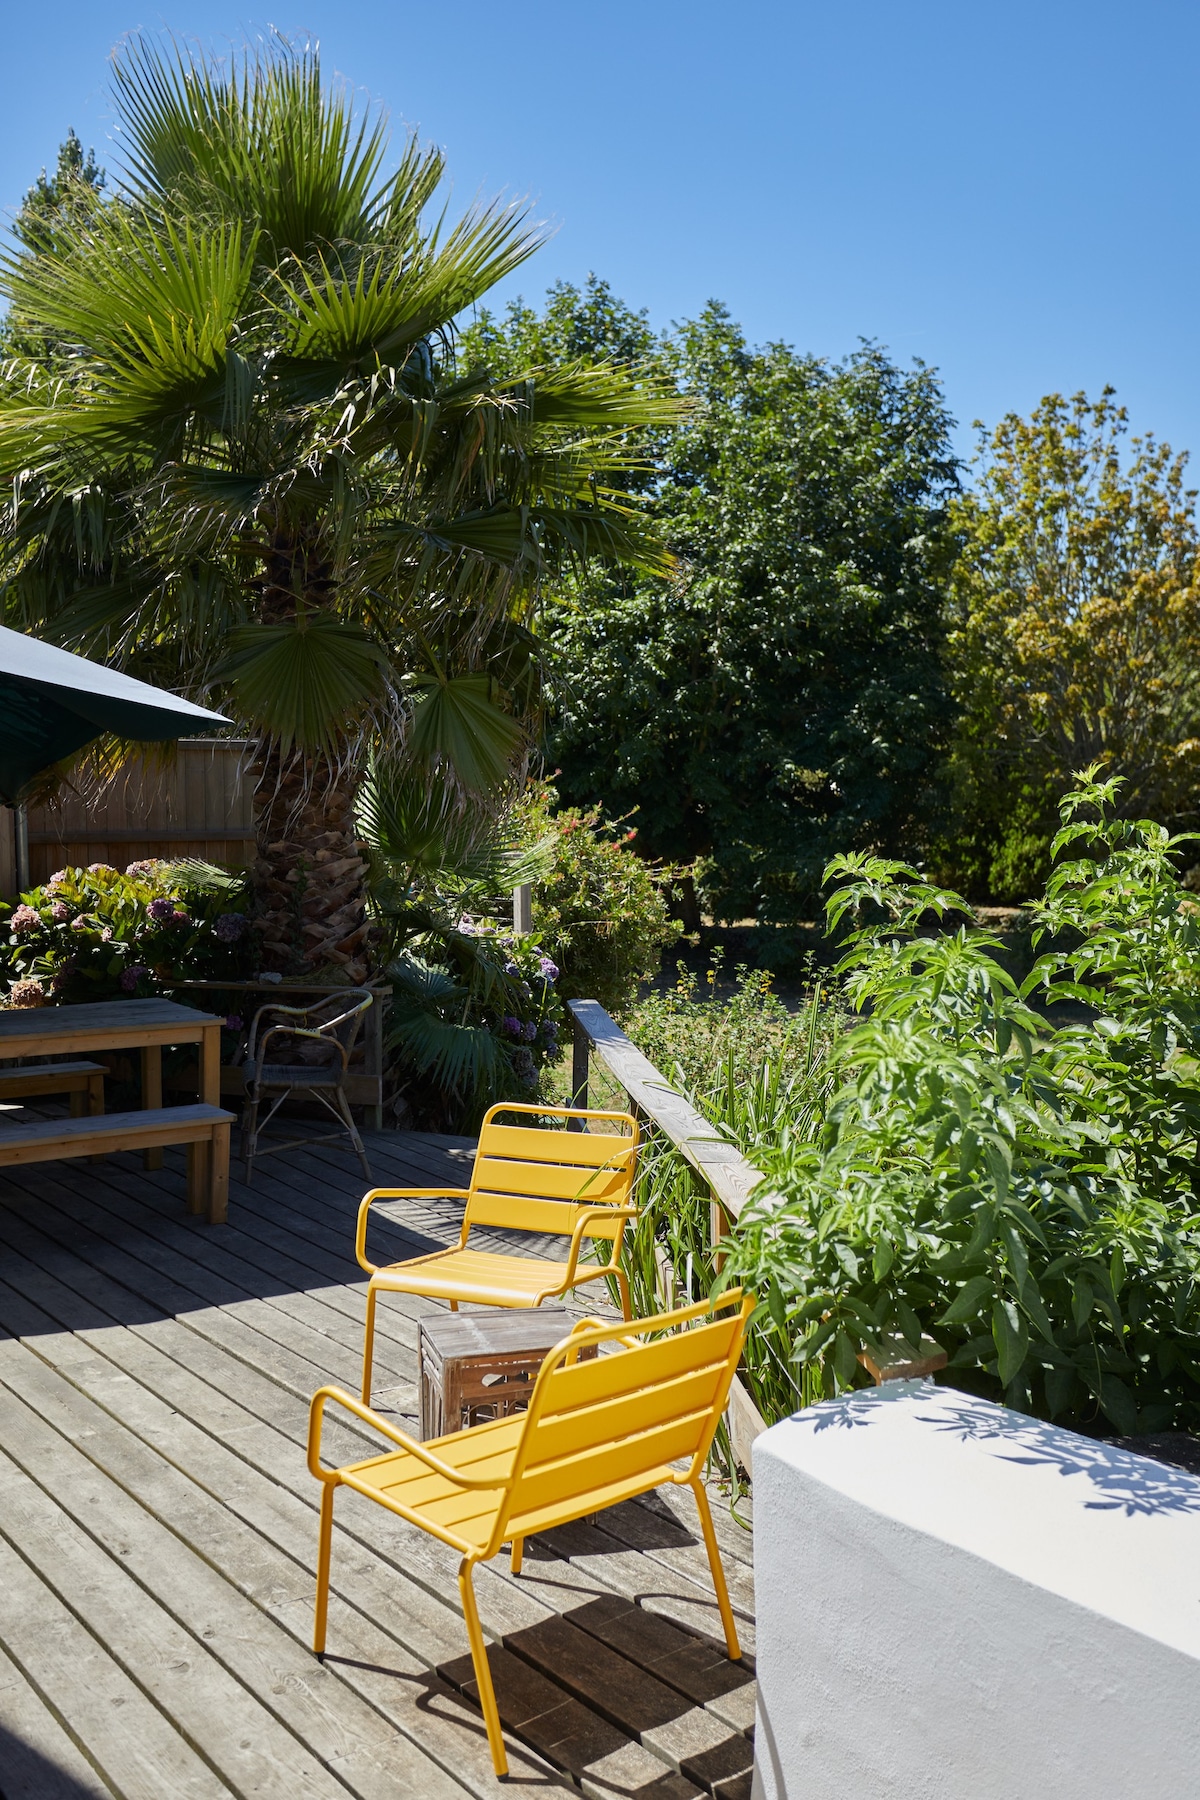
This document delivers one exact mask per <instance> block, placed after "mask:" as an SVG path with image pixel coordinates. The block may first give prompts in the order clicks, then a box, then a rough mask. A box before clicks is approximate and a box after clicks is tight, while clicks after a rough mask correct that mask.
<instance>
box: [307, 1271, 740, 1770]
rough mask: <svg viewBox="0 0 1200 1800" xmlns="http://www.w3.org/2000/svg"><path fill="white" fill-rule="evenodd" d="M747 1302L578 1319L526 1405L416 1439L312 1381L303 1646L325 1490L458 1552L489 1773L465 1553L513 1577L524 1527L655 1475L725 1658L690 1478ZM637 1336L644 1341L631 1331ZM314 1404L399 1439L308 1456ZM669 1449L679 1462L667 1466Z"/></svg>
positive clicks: (327, 1515)
mask: <svg viewBox="0 0 1200 1800" xmlns="http://www.w3.org/2000/svg"><path fill="white" fill-rule="evenodd" d="M753 1308H754V1299H753V1296H752V1295H749V1294H743V1293H742V1291H741V1290H740V1289H732V1290H730V1291H729V1292H728V1293H725V1294H722V1295H721V1296H720V1298H719V1299H717V1300H715V1301H712V1302H710V1301H704V1300H702V1301H700V1302H699V1303H698V1304H697V1305H695V1306H685V1307H681V1308H680V1309H679V1310H678V1311H676V1312H671V1313H664V1314H661V1315H660V1316H659V1317H657V1318H652V1319H639V1320H636V1321H635V1322H633V1323H632V1324H631V1323H628V1322H626V1323H621V1324H615V1325H599V1324H597V1323H596V1321H595V1320H594V1319H585V1320H584V1321H583V1323H582V1324H580V1325H577V1326H576V1327H575V1329H574V1330H573V1331H572V1332H571V1334H570V1336H569V1337H566V1338H564V1339H563V1341H562V1342H561V1343H560V1344H558V1345H557V1346H556V1347H555V1348H554V1349H553V1350H551V1352H550V1354H549V1355H548V1356H547V1357H546V1359H545V1361H544V1362H543V1364H542V1367H541V1372H540V1373H539V1375H538V1378H537V1382H536V1384H535V1386H534V1390H533V1395H532V1397H531V1399H530V1403H529V1410H528V1411H527V1412H525V1413H518V1414H516V1415H514V1416H512V1417H510V1418H507V1419H493V1420H491V1421H489V1423H487V1424H485V1425H473V1426H471V1428H470V1429H469V1430H467V1431H457V1432H451V1433H450V1434H449V1436H447V1437H440V1438H434V1439H432V1440H431V1441H430V1442H429V1443H428V1444H420V1443H417V1441H416V1440H415V1439H414V1438H410V1437H409V1436H407V1434H406V1433H405V1432H403V1431H398V1430H397V1429H396V1428H395V1426H393V1425H389V1424H388V1423H387V1422H386V1421H385V1420H384V1419H381V1418H380V1417H379V1415H378V1414H377V1413H373V1412H372V1411H371V1410H370V1408H369V1407H366V1406H363V1405H362V1404H361V1403H360V1402H359V1401H357V1400H354V1399H352V1398H351V1396H350V1395H349V1394H346V1393H343V1392H342V1391H341V1389H340V1388H333V1387H324V1388H321V1389H320V1390H319V1392H317V1393H316V1394H314V1396H313V1402H312V1411H311V1413H310V1416H309V1428H308V1466H309V1469H310V1470H311V1471H312V1473H313V1474H314V1475H315V1476H316V1478H317V1480H318V1481H320V1482H322V1483H323V1484H324V1490H323V1492H322V1495H321V1532H320V1545H319V1550H318V1558H317V1604H316V1620H315V1624H314V1629H313V1649H314V1650H315V1652H316V1654H317V1655H318V1656H323V1655H324V1653H325V1630H326V1617H327V1612H328V1602H329V1557H330V1545H331V1542H332V1532H333V1499H334V1495H335V1493H336V1492H337V1489H338V1487H339V1486H344V1487H349V1488H353V1489H354V1491H355V1492H356V1493H358V1494H363V1495H365V1496H366V1498H367V1499H369V1500H377V1501H378V1502H379V1504H380V1505H381V1506H385V1507H387V1509H388V1511H389V1512H393V1513H398V1514H399V1516H400V1517H401V1518H402V1519H407V1520H408V1522H409V1523H410V1524H411V1525H417V1526H419V1527H420V1528H421V1530H422V1531H428V1532H429V1533H430V1534H431V1535H432V1536H433V1537H436V1538H440V1539H441V1541H442V1543H444V1544H449V1545H450V1546H451V1548H452V1549H455V1550H458V1551H460V1552H461V1554H462V1562H461V1563H460V1565H459V1571H458V1588H459V1593H460V1595H461V1596H462V1607H463V1615H464V1618H465V1620H466V1626H467V1636H468V1638H469V1639H470V1644H471V1660H472V1662H473V1663H474V1666H475V1678H476V1680H477V1682H478V1683H479V1700H480V1705H481V1706H482V1708H483V1716H484V1720H485V1721H486V1724H487V1734H488V1743H489V1745H490V1746H491V1752H492V1761H493V1763H494V1764H495V1768H496V1773H497V1775H504V1774H506V1773H507V1769H508V1763H507V1760H506V1757H505V1753H504V1738H503V1735H502V1732H501V1729H500V1714H499V1712H498V1711H497V1708H496V1695H495V1690H494V1689H493V1687H492V1677H491V1671H490V1669H489V1668H488V1661H487V1653H486V1650H485V1647H484V1642H483V1633H482V1631H481V1630H480V1627H479V1613H478V1610H477V1608H476V1605H475V1591H474V1588H473V1586H472V1575H473V1572H474V1569H475V1565H476V1563H481V1562H487V1561H488V1560H489V1559H490V1558H491V1557H493V1556H495V1555H496V1553H497V1551H498V1550H499V1549H500V1547H501V1545H502V1544H505V1543H511V1545H512V1568H513V1573H514V1574H520V1570H521V1549H522V1544H523V1541H524V1539H525V1538H526V1537H528V1536H531V1535H532V1534H533V1533H534V1532H540V1531H549V1530H551V1529H553V1527H554V1526H556V1525H565V1524H567V1523H568V1522H569V1521H570V1520H572V1519H579V1518H582V1517H584V1515H585V1514H587V1513H594V1512H598V1511H599V1510H600V1509H601V1508H602V1507H606V1506H615V1505H616V1504H617V1502H618V1501H620V1500H629V1499H632V1498H633V1496H634V1495H636V1494H645V1493H648V1492H649V1491H650V1490H651V1489H652V1488H656V1487H660V1486H662V1485H664V1484H665V1483H668V1482H670V1483H673V1484H674V1485H676V1486H683V1485H687V1486H688V1487H690V1488H691V1490H692V1492H693V1494H694V1495H695V1497H696V1507H697V1510H698V1511H699V1514H700V1525H701V1528H702V1530H703V1532H704V1542H705V1546H706V1548H707V1550H708V1561H709V1567H710V1568H711V1570H712V1578H713V1586H714V1588H715V1589H716V1594H717V1605H718V1606H719V1608H720V1611H721V1623H722V1625H723V1626H724V1630H725V1644H726V1648H727V1649H728V1651H729V1654H730V1656H731V1657H732V1658H734V1659H735V1660H736V1659H737V1658H739V1657H740V1656H741V1648H740V1646H739V1644H738V1637H737V1629H736V1627H735V1625H734V1622H733V1609H732V1608H731V1606H730V1604H729V1593H728V1590H727V1588H726V1586H725V1574H724V1571H723V1569H722V1567H721V1558H720V1554H719V1552H718V1550H717V1540H716V1535H715V1533H714V1531H713V1524H712V1515H711V1513H710V1512H709V1506H708V1496H707V1494H706V1493H705V1491H704V1483H703V1480H702V1479H701V1476H702V1473H703V1469H704V1462H705V1458H706V1457H707V1455H708V1451H709V1446H710V1445H711V1443H712V1439H713V1433H714V1432H715V1431H716V1428H717V1423H718V1420H719V1419H720V1417H721V1414H722V1412H723V1410H724V1408H725V1403H726V1400H727V1399H728V1396H729V1388H730V1383H731V1382H732V1380H733V1376H734V1371H735V1369H736V1368H737V1363H738V1357H739V1356H740V1354H741V1349H742V1338H743V1336H744V1335H745V1330H746V1320H747V1319H748V1318H749V1316H750V1313H751V1312H752V1311H753ZM701 1321H704V1322H703V1323H701ZM644 1338H645V1339H648V1340H649V1341H648V1342H642V1341H640V1340H641V1339H644ZM592 1345H597V1346H599V1347H600V1354H598V1355H596V1356H594V1357H592V1358H590V1359H588V1360H580V1351H581V1350H584V1349H586V1348H588V1347H590V1346H592ZM606 1350H608V1351H609V1354H605V1353H604V1352H605V1351H606ZM329 1400H336V1401H337V1403H338V1404H339V1405H340V1406H344V1407H346V1408H347V1410H348V1411H350V1412H352V1413H353V1414H354V1415H355V1417H356V1418H359V1419H362V1420H364V1421H365V1422H366V1423H367V1424H368V1425H372V1426H374V1427H375V1429H376V1430H377V1431H379V1432H380V1433H381V1434H382V1435H383V1436H384V1437H385V1438H387V1439H389V1440H390V1442H391V1443H393V1444H395V1445H397V1446H398V1448H397V1449H395V1450H389V1451H388V1452H387V1453H386V1454H385V1455H383V1456H374V1457H371V1458H369V1459H368V1460H367V1461H365V1462H359V1463H351V1464H349V1465H348V1466H347V1467H346V1468H343V1469H327V1468H325V1467H323V1466H322V1463H321V1426H322V1423H323V1420H324V1413H325V1405H326V1402H327V1401H329ZM684 1457H686V1458H687V1468H686V1470H682V1471H681V1470H679V1469H676V1468H674V1467H673V1466H672V1465H673V1464H674V1463H677V1462H679V1461H680V1460H681V1459H683V1458H684Z"/></svg>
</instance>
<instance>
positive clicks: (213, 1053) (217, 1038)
mask: <svg viewBox="0 0 1200 1800" xmlns="http://www.w3.org/2000/svg"><path fill="white" fill-rule="evenodd" d="M200 1098H201V1100H202V1101H203V1102H204V1104H205V1106H220V1104H221V1027H220V1025H219V1024H214V1025H206V1026H205V1027H204V1035H203V1037H202V1038H201V1040H200Z"/></svg>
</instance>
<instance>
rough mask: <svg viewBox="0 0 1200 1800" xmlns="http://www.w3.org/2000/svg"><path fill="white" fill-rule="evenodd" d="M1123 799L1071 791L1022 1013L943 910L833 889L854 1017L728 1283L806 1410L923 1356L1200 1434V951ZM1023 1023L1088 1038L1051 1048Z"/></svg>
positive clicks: (888, 871) (1131, 1426)
mask: <svg viewBox="0 0 1200 1800" xmlns="http://www.w3.org/2000/svg"><path fill="white" fill-rule="evenodd" d="M1117 791H1118V785H1117V784H1116V783H1115V782H1113V781H1109V782H1103V783H1102V782H1098V781H1097V780H1096V779H1095V772H1094V771H1089V772H1088V774H1087V775H1085V776H1084V777H1081V778H1080V781H1079V785H1078V787H1077V788H1076V790H1075V791H1074V792H1073V793H1072V794H1070V795H1068V796H1067V798H1066V799H1065V801H1064V802H1063V803H1062V817H1063V826H1062V829H1061V831H1060V832H1059V834H1058V836H1057V838H1056V840H1055V845H1054V851H1055V854H1056V855H1057V856H1058V857H1060V859H1061V860H1060V861H1059V864H1058V867H1057V868H1056V869H1055V872H1054V875H1053V877H1052V879H1051V882H1050V884H1049V887H1048V889H1047V893H1046V896H1045V898H1044V900H1043V901H1042V902H1041V903H1040V904H1039V905H1038V907H1037V908H1036V909H1035V915H1036V919H1037V924H1038V927H1039V930H1040V932H1041V933H1042V934H1043V943H1044V944H1045V943H1047V942H1049V944H1050V947H1049V948H1047V949H1044V953H1043V955H1042V956H1041V957H1040V959H1039V961H1038V963H1037V965H1036V966H1035V968H1034V970H1033V972H1032V973H1031V974H1030V976H1029V977H1028V979H1027V980H1026V981H1025V983H1024V984H1023V986H1022V988H1021V989H1020V990H1018V988H1017V987H1016V984H1015V982H1014V981H1013V979H1012V978H1011V976H1009V975H1008V974H1007V973H1006V972H1005V971H1004V970H1003V969H1002V968H1001V966H1000V964H999V963H998V961H997V960H996V953H997V951H998V949H999V946H998V944H997V942H996V941H995V940H994V939H992V938H990V937H989V936H988V935H987V934H985V933H982V932H978V931H975V930H973V929H971V928H969V927H967V926H960V927H958V928H957V929H946V930H943V931H942V932H941V933H939V935H936V936H930V935H927V934H924V933H922V930H921V927H922V925H923V924H924V923H925V922H926V921H927V920H928V919H929V917H930V915H931V914H932V915H933V916H935V917H937V918H941V919H943V920H944V919H946V917H947V915H949V914H953V913H954V912H956V911H959V910H960V909H961V908H962V907H963V902H962V901H961V900H960V899H959V897H958V896H956V895H954V894H950V893H947V892H944V891H942V890H939V889H936V888H933V887H931V886H929V885H927V884H926V883H924V882H923V881H922V880H921V879H920V878H919V877H918V876H917V874H916V873H915V872H914V871H913V870H912V869H911V868H908V867H906V866H904V865H902V864H899V863H896V862H893V861H888V860H885V859H880V858H875V857H866V856H858V857H843V858H840V859H837V860H836V861H835V862H834V864H833V865H832V866H831V869H830V877H831V878H832V879H838V880H840V881H841V883H842V885H841V886H840V887H839V888H838V889H837V891H836V892H835V893H834V895H833V897H832V898H831V900H830V902H829V905H828V914H829V919H830V923H831V925H832V926H834V927H839V926H847V925H850V924H851V922H852V921H857V923H854V924H853V928H852V929H851V931H850V935H849V943H850V948H849V951H848V953H847V955H846V957H845V959H844V962H843V964H842V972H843V974H844V976H845V978H846V982H847V991H848V994H849V997H850V998H851V999H852V1001H853V1002H854V1003H855V1005H856V1006H858V1007H859V1008H867V1009H869V1016H867V1017H865V1018H864V1019H863V1020H862V1022H861V1023H859V1024H857V1025H855V1026H854V1027H853V1028H852V1029H851V1030H850V1031H848V1032H847V1033H846V1034H845V1036H844V1037H843V1039H842V1040H841V1043H840V1044H839V1046H838V1047H837V1049H836V1051H835V1054H834V1058H833V1064H834V1067H835V1069H836V1071H837V1073H838V1076H839V1079H840V1083H841V1085H840V1087H839V1089H838V1091H837V1093H836V1094H835V1096H834V1097H833V1099H832V1100H831V1102H830V1103H829V1106H828V1108H827V1110H826V1113H825V1119H824V1124H823V1126H822V1128H821V1130H820V1132H819V1133H818V1134H817V1135H816V1137H815V1138H814V1137H813V1135H812V1133H811V1131H810V1130H809V1129H808V1128H807V1121H803V1122H801V1124H800V1127H799V1128H798V1129H795V1130H791V1129H787V1128H785V1130H784V1132H783V1134H782V1136H781V1138H780V1141H779V1143H778V1145H777V1147H776V1148H775V1149H773V1150H768V1151H767V1152H766V1153H765V1154H763V1155H760V1158H759V1161H760V1166H762V1167H763V1169H764V1172H765V1175H766V1182H765V1185H764V1189H763V1191H762V1192H761V1194H760V1195H759V1196H758V1197H757V1198H756V1199H755V1200H754V1202H753V1203H752V1205H751V1207H750V1208H748V1209H747V1211H746V1212H745V1213H744V1214H743V1216H742V1220H741V1222H740V1224H739V1229H738V1232H737V1234H736V1239H735V1241H734V1243H733V1245H732V1256H731V1259H730V1262H729V1264H728V1265H727V1269H726V1271H725V1277H724V1278H730V1277H732V1276H735V1275H740V1276H742V1277H744V1278H746V1279H748V1280H749V1281H751V1282H752V1283H753V1284H754V1285H755V1286H756V1287H757V1289H758V1291H759V1293H760V1295H761V1296H762V1302H761V1308H760V1311H761V1316H762V1318H763V1320H764V1321H769V1322H770V1325H771V1326H772V1327H773V1328H774V1329H776V1330H784V1329H786V1331H787V1332H788V1333H789V1334H790V1335H791V1336H792V1339H793V1358H794V1361H795V1363H796V1365H797V1367H798V1369H799V1370H800V1371H802V1372H804V1374H805V1376H806V1379H807V1381H808V1383H809V1386H810V1387H811V1388H812V1389H813V1390H814V1391H817V1392H824V1393H833V1392H836V1391H837V1390H838V1389H840V1388H845V1387H848V1386H850V1385H852V1384H853V1383H854V1382H855V1381H856V1380H860V1379H862V1377H861V1374H860V1372H859V1370H858V1368H857V1366H856V1362H855V1355H856V1351H857V1348H858V1346H859V1345H860V1344H861V1342H862V1341H863V1339H864V1338H872V1339H877V1338H879V1337H881V1336H885V1335H888V1334H891V1333H898V1334H899V1335H901V1336H903V1337H905V1338H906V1339H908V1340H909V1341H913V1340H915V1338H916V1337H918V1336H919V1335H920V1334H921V1333H922V1332H929V1333H930V1334H931V1335H933V1336H934V1337H936V1338H937V1339H938V1340H939V1341H940V1342H942V1343H943V1344H945V1345H946V1346H947V1347H948V1348H949V1349H950V1350H951V1352H952V1354H951V1359H950V1376H949V1379H951V1380H952V1381H953V1382H954V1384H955V1385H956V1386H960V1387H966V1388H968V1389H971V1390H974V1391H977V1392H980V1393H983V1394H986V1395H988V1396H989V1397H991V1398H995V1399H1002V1400H1004V1401H1005V1402H1006V1403H1007V1404H1008V1405H1010V1406H1015V1407H1017V1408H1018V1409H1020V1410H1027V1411H1033V1412H1036V1413H1038V1414H1040V1415H1041V1416H1045V1417H1049V1418H1056V1419H1060V1420H1061V1421H1063V1422H1064V1423H1066V1424H1069V1425H1072V1426H1081V1427H1083V1428H1084V1429H1096V1428H1097V1427H1100V1426H1102V1425H1104V1426H1106V1427H1107V1428H1109V1429H1112V1428H1114V1427H1115V1428H1116V1429H1117V1430H1118V1431H1121V1432H1132V1431H1134V1430H1143V1431H1151V1430H1155V1429H1161V1428H1162V1427H1163V1426H1165V1425H1168V1424H1176V1425H1187V1424H1193V1425H1194V1424H1195V1423H1197V1421H1198V1420H1200V1331H1198V1319H1200V1315H1198V1312H1197V1305H1198V1302H1200V1220H1198V1219H1197V1217H1196V1213H1195V1189H1194V1183H1195V1169H1196V1161H1197V1130H1198V1129H1200V1090H1198V1089H1197V1086H1196V1082H1195V1068H1196V1057H1197V1054H1198V1052H1200V1008H1198V1005H1197V992H1198V984H1197V974H1198V972H1200V926H1198V923H1197V917H1196V913H1195V910H1194V908H1193V906H1192V904H1191V903H1190V902H1189V901H1188V900H1187V899H1186V898H1185V897H1184V896H1183V895H1182V893H1181V890H1180V889H1179V886H1178V883H1177V881H1176V878H1175V874H1174V870H1173V866H1172V856H1173V853H1174V852H1175V851H1176V850H1177V848H1178V846H1177V844H1176V843H1175V842H1174V841H1173V840H1172V839H1171V838H1170V837H1169V836H1168V834H1167V833H1166V832H1165V830H1163V829H1162V827H1160V826H1157V825H1155V824H1153V823H1150V822H1146V821H1141V822H1137V823H1129V822H1126V821H1123V820H1121V819H1119V818H1117V817H1115V816H1114V810H1115V800H1116V795H1117ZM1049 934H1053V937H1052V938H1051V937H1050V935H1049ZM1072 945H1073V946H1075V947H1073V948H1072V947H1071V946H1072ZM1064 946H1065V947H1064ZM1033 999H1037V1000H1039V1001H1041V1002H1042V1003H1046V1002H1051V1001H1061V1000H1064V999H1070V1000H1071V1001H1073V1002H1074V1003H1075V1004H1076V1005H1079V1004H1080V1003H1083V1004H1084V1005H1085V1006H1087V1007H1088V1008H1090V1009H1092V1013H1093V1015H1094V1016H1089V1018H1088V1019H1087V1021H1086V1022H1085V1023H1079V1024H1060V1025H1056V1026H1051V1025H1049V1024H1048V1023H1047V1021H1046V1018H1045V1017H1044V1016H1043V1014H1041V1013H1039V1012H1038V1011H1035V1010H1034V1009H1033V1008H1032V1006H1031V1005H1030V1001H1031V1000H1033Z"/></svg>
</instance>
